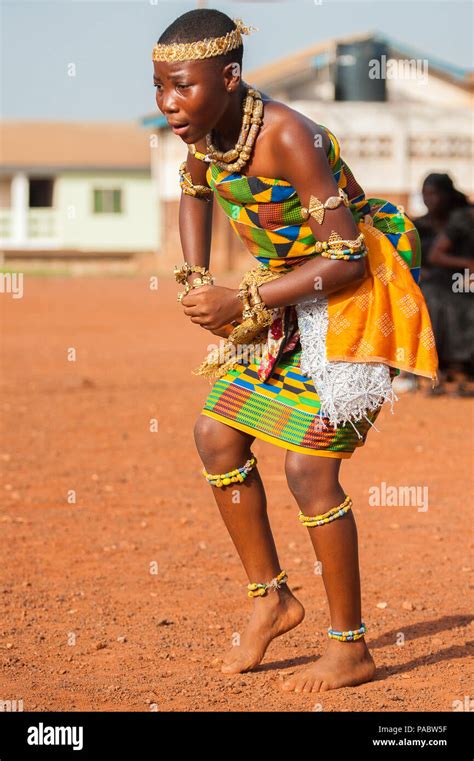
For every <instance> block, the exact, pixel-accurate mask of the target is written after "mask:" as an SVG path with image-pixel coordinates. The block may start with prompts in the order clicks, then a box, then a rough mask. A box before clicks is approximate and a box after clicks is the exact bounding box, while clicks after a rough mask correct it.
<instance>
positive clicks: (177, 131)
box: [171, 124, 189, 135]
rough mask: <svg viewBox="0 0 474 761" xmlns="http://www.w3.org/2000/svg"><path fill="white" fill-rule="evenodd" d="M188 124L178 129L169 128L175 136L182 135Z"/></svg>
mask: <svg viewBox="0 0 474 761" xmlns="http://www.w3.org/2000/svg"><path fill="white" fill-rule="evenodd" d="M188 127H189V124H183V125H181V126H180V127H171V129H172V130H173V132H174V133H175V135H184V133H185V132H186V130H187V129H188Z"/></svg>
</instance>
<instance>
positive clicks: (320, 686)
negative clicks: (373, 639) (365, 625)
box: [281, 639, 375, 692]
mask: <svg viewBox="0 0 474 761" xmlns="http://www.w3.org/2000/svg"><path fill="white" fill-rule="evenodd" d="M374 674H375V663H374V660H373V658H372V656H371V655H370V653H369V651H368V649H367V645H366V644H365V641H364V639H360V640H357V641H355V642H339V640H333V639H331V640H330V641H329V645H328V648H327V650H326V652H325V653H324V655H322V656H321V658H318V660H317V661H315V662H314V663H313V664H311V666H309V667H307V668H305V669H302V670H301V671H299V672H298V673H297V674H295V675H294V676H292V677H291V678H290V679H286V680H285V681H284V682H283V684H282V685H281V688H282V689H283V690H285V691H288V692H325V691H326V690H335V689H337V688H338V687H354V686H355V685H357V684H362V683H363V682H369V681H370V680H371V679H372V678H373V676H374Z"/></svg>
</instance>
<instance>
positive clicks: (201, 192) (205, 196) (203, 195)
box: [178, 160, 212, 201]
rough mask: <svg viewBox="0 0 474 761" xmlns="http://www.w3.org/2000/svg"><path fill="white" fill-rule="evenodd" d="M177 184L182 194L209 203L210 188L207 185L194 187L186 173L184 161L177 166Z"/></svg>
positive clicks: (188, 174)
mask: <svg viewBox="0 0 474 761" xmlns="http://www.w3.org/2000/svg"><path fill="white" fill-rule="evenodd" d="M178 171H179V184H180V186H181V190H182V191H183V193H185V194H186V195H189V196H194V197H195V198H199V199H200V200H204V201H209V200H210V197H211V196H212V188H209V187H208V186H207V185H195V184H194V183H193V180H192V177H191V175H190V173H189V172H188V171H187V167H186V160H184V161H183V162H182V163H181V164H180V165H179V170H178Z"/></svg>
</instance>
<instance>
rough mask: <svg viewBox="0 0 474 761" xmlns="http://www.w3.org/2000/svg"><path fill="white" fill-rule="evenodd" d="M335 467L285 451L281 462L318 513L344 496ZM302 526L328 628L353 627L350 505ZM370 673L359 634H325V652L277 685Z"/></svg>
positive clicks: (332, 684) (356, 600)
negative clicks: (316, 565)
mask: <svg viewBox="0 0 474 761" xmlns="http://www.w3.org/2000/svg"><path fill="white" fill-rule="evenodd" d="M340 466H341V460H340V459H338V458H332V457H317V456H316V457H314V456H311V455H304V454H299V453H297V452H288V454H287V458H286V463H285V469H286V475H287V480H288V486H289V487H290V490H291V492H292V493H293V495H294V497H295V499H296V501H297V503H298V506H299V508H300V510H301V512H302V513H304V515H310V516H313V515H321V514H322V513H326V512H327V511H328V510H330V509H331V508H332V507H336V506H337V505H340V504H341V503H342V502H343V501H344V499H345V496H346V495H345V492H344V490H343V488H342V486H341V484H340V483H339V468H340ZM349 496H350V495H349ZM301 526H302V527H303V524H301ZM307 530H308V531H309V534H310V538H311V541H312V544H313V547H314V550H315V553H316V557H317V559H318V560H319V561H320V562H321V564H322V577H323V582H324V586H325V589H326V594H327V597H328V603H329V613H330V626H331V627H332V628H333V629H336V630H337V631H349V630H355V629H358V628H359V627H360V625H361V623H362V621H361V597H360V577H359V560H358V548H357V529H356V524H355V520H354V515H353V513H352V509H350V510H349V511H348V512H347V513H345V514H344V515H343V516H341V517H338V518H336V519H335V520H333V521H332V522H331V523H327V524H324V525H320V526H314V527H311V528H309V527H308V529H307ZM326 636H327V635H326ZM374 673H375V664H374V661H373V659H372V656H371V655H370V653H369V651H368V649H367V645H366V643H365V639H364V637H362V638H361V639H358V640H355V641H352V642H350V641H349V642H340V641H339V640H336V639H330V638H329V637H328V646H327V650H326V652H325V653H324V655H323V656H322V657H321V658H319V659H318V660H317V661H316V662H315V663H314V664H312V665H311V666H310V667H309V668H306V669H303V670H302V671H301V672H299V673H298V674H297V675H296V676H294V677H292V678H291V679H288V680H286V681H285V682H284V683H283V685H282V686H283V689H285V690H294V691H295V692H318V691H323V690H328V689H334V688H337V687H346V686H350V685H355V684H361V683H362V682H366V681H369V680H370V679H372V677H373V675H374Z"/></svg>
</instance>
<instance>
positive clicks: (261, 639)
mask: <svg viewBox="0 0 474 761" xmlns="http://www.w3.org/2000/svg"><path fill="white" fill-rule="evenodd" d="M253 606H254V608H253V612H252V615H251V617H250V621H249V623H248V624H247V627H246V629H245V631H244V633H243V634H242V636H241V639H240V645H236V646H234V647H232V648H231V649H230V650H229V651H228V653H226V655H225V656H224V658H223V665H222V668H221V671H222V673H224V674H240V673H242V672H243V671H249V670H250V669H252V668H255V666H258V664H259V663H260V661H261V660H262V658H263V656H264V655H265V651H266V649H267V647H268V645H269V644H270V642H271V641H272V639H275V637H279V636H280V635H281V634H285V632H287V631H290V629H294V627H295V626H298V624H300V623H301V622H302V620H303V618H304V615H305V610H304V608H303V606H302V605H301V603H300V601H299V600H297V599H296V597H295V596H294V595H293V594H292V593H291V592H290V591H289V589H288V588H287V587H286V585H283V586H282V587H281V588H280V589H279V590H275V589H272V590H270V591H268V592H267V594H266V595H263V597H255V598H254V599H253Z"/></svg>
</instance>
